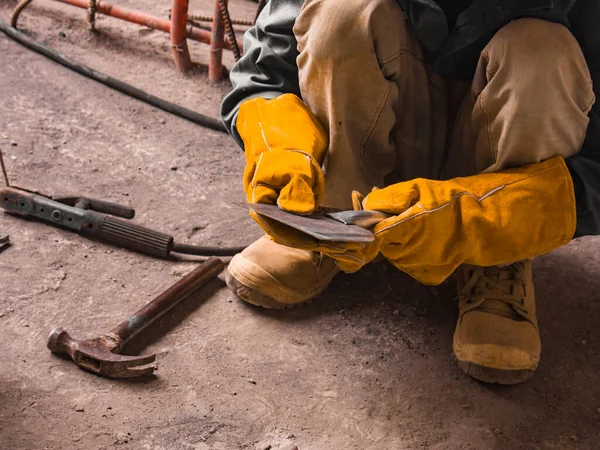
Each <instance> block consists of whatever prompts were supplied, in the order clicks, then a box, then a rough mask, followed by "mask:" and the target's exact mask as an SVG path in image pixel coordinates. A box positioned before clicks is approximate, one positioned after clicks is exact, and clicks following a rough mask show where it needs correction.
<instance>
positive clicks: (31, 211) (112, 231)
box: [0, 186, 244, 258]
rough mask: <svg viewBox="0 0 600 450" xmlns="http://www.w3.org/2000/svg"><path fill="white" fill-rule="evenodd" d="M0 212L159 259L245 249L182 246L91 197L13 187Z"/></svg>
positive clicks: (130, 213) (2, 196) (2, 193)
mask: <svg viewBox="0 0 600 450" xmlns="http://www.w3.org/2000/svg"><path fill="white" fill-rule="evenodd" d="M0 208H2V209H4V210H5V211H7V212H9V213H13V214H18V215H21V216H26V217H34V218H36V219H40V220H43V221H44V222H48V223H51V224H53V225H58V226H60V227H64V228H67V229H69V230H72V231H75V232H77V233H79V234H81V235H83V236H86V237H89V238H92V239H98V240H100V241H104V242H108V243H110V244H113V245H116V246H118V247H122V248H126V249H129V250H133V251H136V252H140V253H144V254H147V255H151V256H157V257H159V258H167V257H169V256H170V255H171V253H183V254H187V255H198V256H233V255H235V254H236V253H239V252H241V251H242V250H243V249H244V247H243V246H242V247H204V246H198V245H191V244H180V243H177V242H175V241H174V239H173V236H170V235H168V234H165V233H161V232H159V231H154V230H151V229H149V228H146V227H143V226H141V225H137V224H136V223H133V222H129V221H127V220H121V219H120V218H122V219H132V218H133V217H134V215H135V211H134V210H133V209H131V208H128V207H125V206H122V205H118V204H115V203H110V202H105V201H102V200H96V199H92V198H88V197H78V196H69V197H52V196H49V195H43V194H41V193H39V192H36V191H32V190H29V189H26V188H21V187H17V186H12V187H6V188H2V189H0Z"/></svg>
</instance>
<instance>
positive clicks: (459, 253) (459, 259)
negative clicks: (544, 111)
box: [325, 156, 577, 284]
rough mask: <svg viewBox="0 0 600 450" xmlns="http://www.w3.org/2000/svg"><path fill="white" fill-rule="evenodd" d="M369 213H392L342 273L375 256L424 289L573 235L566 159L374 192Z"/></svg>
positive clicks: (353, 252) (343, 262) (343, 264)
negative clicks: (462, 269)
mask: <svg viewBox="0 0 600 450" xmlns="http://www.w3.org/2000/svg"><path fill="white" fill-rule="evenodd" d="M362 206H363V208H364V209H367V210H377V211H381V212H385V213H388V214H392V215H393V217H390V218H389V219H385V220H384V221H382V222H380V223H379V224H377V225H376V226H375V227H374V228H373V229H372V231H373V233H374V234H375V241H374V242H373V243H370V244H367V245H366V246H364V247H362V248H354V249H348V251H347V252H346V253H345V254H344V255H343V258H340V257H339V251H338V252H337V253H338V255H336V254H335V253H332V252H327V250H325V253H326V254H328V255H329V256H331V257H333V258H336V259H338V265H339V266H340V268H341V269H342V270H344V271H346V272H353V271H356V270H358V269H360V268H361V267H362V266H363V265H364V264H366V263H368V262H369V261H371V260H373V259H374V258H375V257H376V256H377V254H378V253H379V252H381V253H382V254H383V255H384V256H385V257H386V258H387V259H388V260H389V261H390V262H391V263H392V264H393V265H394V266H396V267H397V268H398V269H400V270H402V271H404V272H406V273H408V274H409V275H411V276H412V277H414V278H416V279H417V280H419V281H421V282H422V283H425V284H439V283H441V282H443V281H444V280H445V279H446V278H447V277H448V276H449V275H450V274H451V273H452V272H453V271H454V270H455V269H456V268H457V267H458V266H459V265H461V264H463V263H468V264H473V265H477V266H494V265H501V264H509V263H512V262H515V261H518V260H522V259H526V258H533V257H535V256H538V255H541V254H543V253H547V252H549V251H551V250H553V249H555V248H557V247H559V246H561V245H564V244H566V243H568V242H569V241H570V240H571V239H572V237H573V234H574V233H575V226H576V220H577V218H576V211H575V198H574V191H573V182H572V179H571V176H570V175H569V171H568V169H567V166H566V164H565V161H564V160H563V159H562V158H561V157H560V156H557V157H554V158H552V159H550V160H548V161H545V162H542V163H538V164H532V165H529V166H525V167H522V168H518V169H512V170H506V171H501V172H496V173H486V174H479V175H474V176H470V177H465V178H455V179H452V180H448V181H432V180H426V179H415V180H412V181H407V182H403V183H398V184H394V185H391V186H388V187H386V188H384V189H379V190H374V191H373V192H371V193H370V194H369V195H368V196H367V197H366V198H365V199H364V201H363V202H362Z"/></svg>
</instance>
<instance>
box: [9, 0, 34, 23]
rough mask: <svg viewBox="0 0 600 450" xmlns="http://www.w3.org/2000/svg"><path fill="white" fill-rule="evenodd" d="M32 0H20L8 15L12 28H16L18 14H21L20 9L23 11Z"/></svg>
mask: <svg viewBox="0 0 600 450" xmlns="http://www.w3.org/2000/svg"><path fill="white" fill-rule="evenodd" d="M32 1H33V0H22V1H21V2H20V3H19V4H18V5H17V6H16V8H15V10H14V11H13V13H12V15H11V16H10V26H11V27H13V28H17V22H18V21H19V15H21V11H23V10H24V9H25V8H27V5H29V4H30V3H31V2H32Z"/></svg>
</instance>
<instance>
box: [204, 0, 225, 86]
mask: <svg viewBox="0 0 600 450" xmlns="http://www.w3.org/2000/svg"><path fill="white" fill-rule="evenodd" d="M224 38H225V24H224V23H223V17H221V8H219V0H216V1H215V12H214V15H213V21H212V29H211V36H210V60H209V62H208V79H209V80H210V81H221V78H222V77H223V47H224V46H225V45H226V44H225V39H224Z"/></svg>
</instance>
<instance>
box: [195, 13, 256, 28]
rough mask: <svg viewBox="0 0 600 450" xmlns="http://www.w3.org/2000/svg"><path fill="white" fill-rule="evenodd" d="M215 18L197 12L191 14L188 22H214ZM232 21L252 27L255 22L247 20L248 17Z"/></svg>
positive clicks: (232, 21) (232, 20) (234, 23)
mask: <svg viewBox="0 0 600 450" xmlns="http://www.w3.org/2000/svg"><path fill="white" fill-rule="evenodd" d="M212 21H213V18H212V16H207V15H196V14H191V15H189V16H188V22H191V23H193V22H212ZM231 23H232V24H233V25H242V26H245V27H251V26H252V25H254V23H253V22H252V21H251V20H246V19H231Z"/></svg>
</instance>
